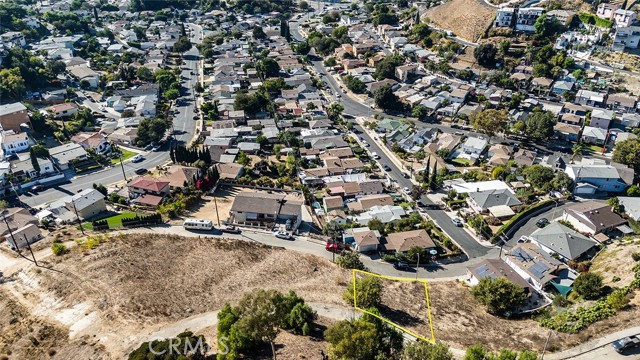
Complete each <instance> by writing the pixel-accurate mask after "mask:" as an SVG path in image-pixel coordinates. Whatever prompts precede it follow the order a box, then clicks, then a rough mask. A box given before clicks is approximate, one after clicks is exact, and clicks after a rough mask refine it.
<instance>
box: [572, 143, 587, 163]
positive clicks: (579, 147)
mask: <svg viewBox="0 0 640 360" xmlns="http://www.w3.org/2000/svg"><path fill="white" fill-rule="evenodd" d="M583 151H584V145H583V144H582V143H578V144H575V145H573V148H571V152H572V154H571V161H572V162H573V159H574V158H575V157H576V156H578V155H580V156H582V152H583Z"/></svg>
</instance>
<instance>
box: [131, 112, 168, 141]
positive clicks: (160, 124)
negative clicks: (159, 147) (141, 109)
mask: <svg viewBox="0 0 640 360" xmlns="http://www.w3.org/2000/svg"><path fill="white" fill-rule="evenodd" d="M168 127H169V124H168V123H167V121H166V120H164V119H162V118H144V119H142V120H140V124H138V138H137V139H136V142H137V143H138V146H146V145H149V144H150V143H152V142H156V143H157V142H158V141H160V139H162V136H164V133H165V131H167V128H168Z"/></svg>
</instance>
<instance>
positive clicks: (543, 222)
mask: <svg viewBox="0 0 640 360" xmlns="http://www.w3.org/2000/svg"><path fill="white" fill-rule="evenodd" d="M547 225H549V219H547V218H542V219H539V220H538V221H536V226H537V227H539V228H543V227H545V226H547Z"/></svg>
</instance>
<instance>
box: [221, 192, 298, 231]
mask: <svg viewBox="0 0 640 360" xmlns="http://www.w3.org/2000/svg"><path fill="white" fill-rule="evenodd" d="M303 204H304V201H303V200H302V199H301V198H300V196H299V195H298V194H275V193H274V194H269V193H265V192H247V191H243V192H241V193H239V194H237V195H236V197H235V199H234V200H233V204H232V205H231V210H230V211H229V222H230V223H235V224H245V225H258V226H265V225H266V226H268V225H271V224H274V223H275V222H276V221H277V220H291V228H292V229H294V230H295V229H297V228H298V226H300V223H301V222H302V205H303Z"/></svg>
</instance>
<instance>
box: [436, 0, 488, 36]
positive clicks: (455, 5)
mask: <svg viewBox="0 0 640 360" xmlns="http://www.w3.org/2000/svg"><path fill="white" fill-rule="evenodd" d="M426 16H427V17H428V18H429V20H430V21H431V22H432V23H433V24H435V25H436V26H438V27H441V28H443V29H447V30H451V31H453V33H454V34H456V35H457V36H459V37H461V38H464V39H466V40H469V41H476V40H477V39H478V38H479V37H480V36H481V35H482V34H483V33H484V31H485V30H486V29H487V28H488V27H489V25H490V24H491V21H493V18H494V16H495V9H493V8H491V7H489V6H486V5H483V4H482V3H480V0H450V1H447V2H446V3H444V4H442V5H439V6H436V7H434V8H431V9H429V10H428V11H427V13H426Z"/></svg>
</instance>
